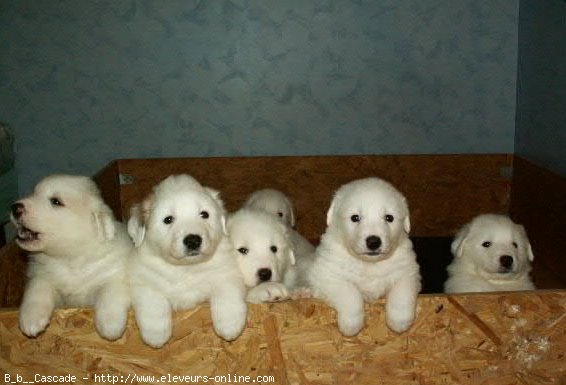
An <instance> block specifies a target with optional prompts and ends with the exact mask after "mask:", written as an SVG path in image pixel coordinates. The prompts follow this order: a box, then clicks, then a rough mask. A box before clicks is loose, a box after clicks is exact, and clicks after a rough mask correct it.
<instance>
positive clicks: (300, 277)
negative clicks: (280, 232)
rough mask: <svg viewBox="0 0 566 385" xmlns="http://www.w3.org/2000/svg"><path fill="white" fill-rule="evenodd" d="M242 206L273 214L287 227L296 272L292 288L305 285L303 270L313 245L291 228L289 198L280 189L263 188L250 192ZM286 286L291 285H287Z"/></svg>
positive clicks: (312, 250)
mask: <svg viewBox="0 0 566 385" xmlns="http://www.w3.org/2000/svg"><path fill="white" fill-rule="evenodd" d="M243 207H244V208H250V209H255V210H263V211H265V212H267V213H270V214H272V215H274V216H275V217H276V218H278V219H279V220H280V221H281V222H283V223H284V224H285V225H287V227H288V228H289V238H290V239H291V244H292V248H293V252H294V254H295V258H296V260H297V266H296V268H295V269H294V270H295V273H296V277H295V282H294V283H293V286H292V288H295V287H303V286H306V285H307V283H306V277H305V274H304V273H305V272H306V271H307V270H308V268H309V266H310V264H311V263H312V260H313V256H314V251H315V248H314V246H313V245H312V244H311V243H310V242H309V241H307V240H306V239H305V238H304V237H303V236H302V235H301V234H299V233H298V232H297V231H296V230H294V229H293V227H294V226H295V213H294V210H293V204H292V203H291V200H290V199H289V198H288V197H287V196H286V195H285V194H283V193H282V192H281V191H278V190H274V189H263V190H258V191H255V192H254V193H252V194H251V195H250V196H249V197H248V199H247V200H246V202H245V203H244V205H243ZM287 288H291V286H289V285H287Z"/></svg>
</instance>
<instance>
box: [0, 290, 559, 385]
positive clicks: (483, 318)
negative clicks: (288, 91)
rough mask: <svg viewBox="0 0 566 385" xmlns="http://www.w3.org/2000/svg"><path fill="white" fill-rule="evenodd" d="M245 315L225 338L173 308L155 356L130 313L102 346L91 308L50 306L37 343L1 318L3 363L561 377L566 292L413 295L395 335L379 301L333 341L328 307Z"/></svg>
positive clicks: (395, 378) (288, 376)
mask: <svg viewBox="0 0 566 385" xmlns="http://www.w3.org/2000/svg"><path fill="white" fill-rule="evenodd" d="M249 309H250V312H249V321H248V324H247V327H246V329H245V331H244V333H243V334H242V335H241V336H240V337H239V338H238V339H237V340H235V341H234V342H230V343H228V342H225V341H223V340H221V339H220V338H219V337H217V336H216V335H215V334H214V332H213V331H212V326H211V320H210V316H209V308H208V307H207V306H202V307H198V308H196V309H194V310H192V311H183V312H178V313H176V314H175V316H174V331H173V337H172V339H171V341H170V342H169V343H167V344H166V345H165V346H164V347H163V348H161V349H152V348H149V347H147V346H145V345H144V344H143V343H142V342H141V340H140V338H139V336H138V331H137V329H136V327H135V326H134V322H133V321H134V320H133V317H132V316H131V315H130V318H129V327H128V329H127V331H126V334H125V335H124V336H123V337H122V338H121V339H120V340H118V341H115V342H108V341H105V340H103V339H101V338H100V337H98V335H97V334H96V333H95V331H94V329H93V324H92V312H91V311H89V310H84V309H65V310H58V311H56V313H55V315H54V317H53V319H52V322H51V324H50V326H49V328H48V329H47V331H46V332H45V333H44V334H42V335H41V336H39V337H38V338H36V339H29V338H26V337H24V336H23V335H22V334H21V332H20V331H19V329H18V326H17V312H15V311H3V312H0V336H1V338H0V366H1V367H2V369H3V370H4V371H5V372H6V373H8V374H10V375H15V374H18V373H19V374H20V375H21V376H23V380H27V381H29V380H30V378H31V376H33V374H35V373H44V374H47V373H49V374H68V373H70V374H74V375H76V376H77V377H78V381H77V382H76V383H77V384H83V383H84V384H90V383H92V382H93V381H92V379H93V377H94V374H112V375H116V376H124V378H126V377H127V376H128V375H130V376H132V375H134V374H135V375H146V376H147V375H150V376H156V378H160V377H161V376H168V375H189V374H190V375H206V376H222V375H228V374H231V375H241V376H245V375H249V376H251V377H252V378H253V379H255V378H256V376H274V377H275V380H276V381H275V383H276V384H360V385H365V384H428V385H433V384H494V385H495V384H523V383H524V384H531V385H536V384H562V383H564V381H565V380H566V366H565V365H564V355H565V354H566V292H564V291H557V292H537V293H535V292H529V293H505V294H502V293H498V294H483V295H461V296H450V297H446V296H420V297H419V299H418V315H417V319H416V321H415V323H414V324H413V326H412V327H411V329H410V330H409V331H408V332H406V333H403V334H400V335H398V334H396V333H394V332H391V331H390V330H389V329H388V328H387V326H386V325H385V314H384V306H383V302H380V303H377V304H373V305H367V306H366V309H365V310H366V325H367V326H366V327H365V328H364V329H363V330H362V332H361V333H360V334H359V335H358V336H356V337H352V338H346V337H343V336H341V335H340V334H339V332H338V330H337V328H336V325H335V314H334V312H333V311H332V310H331V309H330V308H328V307H327V306H326V305H324V304H322V303H320V302H317V301H313V300H300V301H294V302H285V303H279V304H264V305H250V307H249ZM83 378H87V380H83ZM218 382H226V381H218ZM134 383H135V382H134ZM152 383H157V382H156V381H155V382H152ZM201 383H204V382H201Z"/></svg>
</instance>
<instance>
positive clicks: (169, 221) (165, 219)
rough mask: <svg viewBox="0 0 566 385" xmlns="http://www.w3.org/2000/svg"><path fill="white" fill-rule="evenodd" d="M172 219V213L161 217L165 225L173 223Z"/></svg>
mask: <svg viewBox="0 0 566 385" xmlns="http://www.w3.org/2000/svg"><path fill="white" fill-rule="evenodd" d="M174 220H175V218H173V216H172V215H169V216H168V217H165V218H163V223H165V224H166V225H170V224H171V223H173V221H174Z"/></svg>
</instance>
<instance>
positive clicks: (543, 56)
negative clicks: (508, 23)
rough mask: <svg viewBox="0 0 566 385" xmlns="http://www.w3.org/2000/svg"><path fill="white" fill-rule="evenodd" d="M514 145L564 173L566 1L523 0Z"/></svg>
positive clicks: (532, 157)
mask: <svg viewBox="0 0 566 385" xmlns="http://www.w3.org/2000/svg"><path fill="white" fill-rule="evenodd" d="M519 20H520V22H519V68H518V84H517V90H518V99H517V133H516V142H515V151H516V153H517V154H519V155H521V156H523V157H525V158H527V159H530V160H531V161H533V162H535V163H538V164H540V165H542V166H545V167H547V168H549V169H551V170H554V171H556V172H558V173H561V174H562V175H564V176H566V2H565V1H561V0H521V7H520V19H519Z"/></svg>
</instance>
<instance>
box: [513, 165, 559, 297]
mask: <svg viewBox="0 0 566 385" xmlns="http://www.w3.org/2000/svg"><path fill="white" fill-rule="evenodd" d="M513 170H514V172H513V188H512V193H511V207H510V212H511V216H512V217H513V219H514V220H515V221H516V222H518V223H521V224H523V225H524V226H525V228H526V229H527V232H528V235H529V239H530V241H531V246H532V248H533V252H534V255H535V262H534V271H533V275H534V276H535V279H536V281H537V282H545V287H547V288H560V287H565V286H566V263H564V262H565V261H566V258H565V257H564V250H566V236H564V224H565V223H566V199H565V198H564V197H566V178H563V177H561V176H560V175H558V174H555V173H553V172H552V171H549V170H546V169H544V168H542V167H539V166H537V165H535V164H533V163H531V162H529V161H527V160H525V159H523V158H521V157H515V160H514V165H513ZM537 275H540V277H538V276H537Z"/></svg>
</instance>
